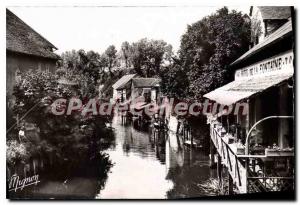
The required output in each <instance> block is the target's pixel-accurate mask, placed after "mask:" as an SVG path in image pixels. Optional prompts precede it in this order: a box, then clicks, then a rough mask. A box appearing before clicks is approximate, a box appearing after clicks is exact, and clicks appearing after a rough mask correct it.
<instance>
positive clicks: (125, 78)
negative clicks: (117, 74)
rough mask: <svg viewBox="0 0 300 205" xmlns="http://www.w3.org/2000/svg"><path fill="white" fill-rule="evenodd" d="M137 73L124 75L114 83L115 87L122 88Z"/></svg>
mask: <svg viewBox="0 0 300 205" xmlns="http://www.w3.org/2000/svg"><path fill="white" fill-rule="evenodd" d="M135 75H136V74H129V75H124V76H123V77H122V78H120V79H119V80H118V81H117V82H115V84H113V85H112V87H113V88H114V89H121V87H122V86H124V85H126V84H127V83H128V82H129V81H130V80H131V79H132V78H133V77H134V76H135Z"/></svg>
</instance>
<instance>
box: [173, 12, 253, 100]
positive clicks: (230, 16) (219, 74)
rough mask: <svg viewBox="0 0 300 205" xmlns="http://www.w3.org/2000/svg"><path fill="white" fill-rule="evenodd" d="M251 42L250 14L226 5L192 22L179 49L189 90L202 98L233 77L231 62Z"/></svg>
mask: <svg viewBox="0 0 300 205" xmlns="http://www.w3.org/2000/svg"><path fill="white" fill-rule="evenodd" d="M249 43H250V21H249V18H248V16H246V15H242V13H241V12H237V11H235V10H233V11H231V12H229V10H228V9H227V8H226V7H224V8H222V9H219V10H218V11H217V12H216V13H215V14H212V15H210V16H207V17H205V18H203V19H202V20H200V21H198V22H196V23H194V24H192V25H189V26H188V28H187V32H186V33H185V34H183V36H182V39H181V45H180V50H179V60H180V64H181V66H183V69H184V70H185V72H186V73H187V77H188V80H189V82H190V83H189V86H188V90H187V91H186V92H187V93H186V94H187V95H188V96H189V97H190V98H193V99H201V98H202V96H203V94H205V93H208V92H210V91H211V90H213V89H215V88H217V87H220V86H222V85H223V84H225V83H227V82H228V81H230V80H232V77H231V76H232V73H233V71H232V70H231V69H230V67H229V65H230V63H231V62H233V61H234V60H235V59H237V58H238V57H239V56H240V55H241V54H243V53H244V52H245V51H247V49H248V46H249Z"/></svg>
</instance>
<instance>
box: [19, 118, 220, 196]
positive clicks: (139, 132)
mask: <svg viewBox="0 0 300 205" xmlns="http://www.w3.org/2000/svg"><path fill="white" fill-rule="evenodd" d="M196 125H197V126H195V127H197V129H196V128H195V129H193V131H192V132H193V134H194V136H195V140H199V141H200V142H201V140H202V143H205V140H204V141H203V139H198V138H199V136H202V137H203V135H201V133H205V132H206V131H205V130H201V126H199V125H198V124H197V123H196ZM199 127H200V128H199ZM112 130H113V136H112V138H103V140H102V141H101V142H100V146H101V147H102V150H104V151H101V152H98V154H96V155H95V156H94V157H93V159H89V160H86V161H84V162H80V163H79V164H76V165H74V164H73V165H70V166H69V165H65V166H58V167H55V168H54V169H52V170H48V172H47V173H45V174H42V175H41V176H40V178H39V179H40V181H41V182H40V183H39V184H38V185H37V186H30V187H28V188H26V189H24V190H23V191H17V192H16V193H14V194H15V197H13V198H19V197H18V196H22V197H21V198H34V199H44V198H47V199H49V198H54V199H94V198H96V199H168V198H169V199H176V198H189V197H201V196H208V195H215V194H216V193H215V192H214V190H212V189H206V188H205V187H208V186H209V184H210V182H211V181H212V180H214V179H215V178H216V174H215V170H212V169H210V168H209V158H208V154H207V150H206V149H194V148H193V149H190V148H189V147H187V146H185V145H184V143H183V138H182V136H178V135H176V134H174V133H172V132H168V133H166V134H162V133H160V134H159V135H154V134H153V131H152V129H151V128H149V126H145V127H143V128H142V129H141V128H137V127H136V126H135V124H134V123H133V124H132V123H127V124H123V123H122V120H121V117H120V116H118V115H116V116H115V117H114V118H113V120H112ZM107 139H109V140H107ZM208 139H209V138H208ZM95 146H97V145H95ZM205 147H206V146H205ZM205 147H204V148H205Z"/></svg>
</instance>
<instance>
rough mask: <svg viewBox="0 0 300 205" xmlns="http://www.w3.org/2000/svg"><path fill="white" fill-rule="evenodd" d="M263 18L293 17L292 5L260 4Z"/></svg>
mask: <svg viewBox="0 0 300 205" xmlns="http://www.w3.org/2000/svg"><path fill="white" fill-rule="evenodd" d="M258 8H259V10H260V12H261V16H262V18H263V19H288V18H289V17H291V7H290V6H259V7H258Z"/></svg>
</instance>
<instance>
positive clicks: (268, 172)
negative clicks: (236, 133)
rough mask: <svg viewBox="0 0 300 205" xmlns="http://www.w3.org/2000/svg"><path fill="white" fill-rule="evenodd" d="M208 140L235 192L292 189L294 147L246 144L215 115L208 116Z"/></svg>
mask: <svg viewBox="0 0 300 205" xmlns="http://www.w3.org/2000/svg"><path fill="white" fill-rule="evenodd" d="M208 123H209V124H210V133H211V134H210V135H211V141H212V142H213V145H214V146H215V148H216V151H217V153H218V155H219V156H220V157H221V163H222V164H223V165H224V166H225V167H226V168H227V170H228V173H229V174H230V176H231V178H232V180H233V183H234V184H235V185H236V188H237V190H238V192H239V193H251V192H263V191H285V190H294V149H293V148H286V149H279V148H273V147H272V148H271V147H251V148H250V153H251V154H246V153H247V151H246V147H245V145H243V144H242V143H241V142H240V141H237V140H236V139H235V138H234V137H233V136H232V135H231V134H229V133H227V132H226V129H225V128H224V126H222V124H221V123H220V122H218V121H217V120H216V119H215V120H214V119H208Z"/></svg>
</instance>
